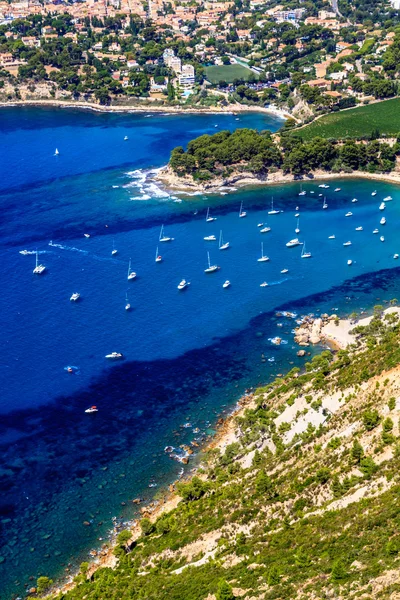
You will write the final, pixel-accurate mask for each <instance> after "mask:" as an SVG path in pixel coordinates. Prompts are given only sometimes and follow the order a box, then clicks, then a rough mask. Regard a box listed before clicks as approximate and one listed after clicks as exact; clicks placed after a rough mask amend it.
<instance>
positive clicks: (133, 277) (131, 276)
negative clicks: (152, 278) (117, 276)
mask: <svg viewBox="0 0 400 600" xmlns="http://www.w3.org/2000/svg"><path fill="white" fill-rule="evenodd" d="M135 277H136V273H135V271H131V259H129V266H128V279H135Z"/></svg>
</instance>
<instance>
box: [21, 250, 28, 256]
mask: <svg viewBox="0 0 400 600" xmlns="http://www.w3.org/2000/svg"><path fill="white" fill-rule="evenodd" d="M19 253H20V254H23V255H24V256H26V255H27V254H30V252H29V251H28V250H20V251H19Z"/></svg>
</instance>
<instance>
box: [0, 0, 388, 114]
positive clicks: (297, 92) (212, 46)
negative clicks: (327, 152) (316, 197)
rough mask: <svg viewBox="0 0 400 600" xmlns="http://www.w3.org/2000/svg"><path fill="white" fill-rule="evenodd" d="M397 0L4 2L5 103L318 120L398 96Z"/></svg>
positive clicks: (0, 49) (0, 63) (0, 44)
mask: <svg viewBox="0 0 400 600" xmlns="http://www.w3.org/2000/svg"><path fill="white" fill-rule="evenodd" d="M396 2H398V0H393V3H394V4H393V5H392V4H390V3H382V2H379V3H378V2H377V1H376V0H370V2H369V3H368V4H367V5H365V6H363V7H361V6H360V5H359V3H358V2H357V1H353V0H342V2H341V3H340V12H339V9H338V7H337V5H336V2H335V1H334V2H333V4H332V5H331V4H329V3H328V2H325V1H324V0H319V1H318V2H316V3H311V2H308V1H306V2H300V0H294V1H292V2H290V3H289V2H287V1H286V0H284V1H283V2H281V3H280V4H278V2H277V1H276V0H270V1H267V0H244V1H243V0H235V1H234V0H227V1H225V2H223V1H213V0H171V1H168V2H167V1H163V0H148V1H145V0H143V1H139V0H99V1H96V0H87V1H82V2H67V1H63V0H55V1H54V2H47V1H46V0H45V1H44V2H43V1H39V0H24V1H21V2H8V1H0V101H2V102H6V103H7V102H15V101H52V100H53V101H74V102H84V103H95V104H99V105H113V106H132V107H134V106H139V107H140V106H142V107H147V108H149V107H154V108H155V107H174V106H177V107H179V108H182V109H183V108H193V107H195V108H197V109H199V110H201V109H207V108H208V109H224V108H225V109H226V108H227V107H229V108H231V107H232V106H233V107H235V106H236V107H237V108H238V109H240V108H241V107H243V106H246V107H250V108H251V107H254V108H261V107H263V108H265V107H267V108H273V109H278V110H281V111H284V112H286V113H290V114H292V115H293V117H294V121H293V123H294V122H296V121H297V122H307V121H310V120H312V119H313V118H314V117H315V116H316V115H319V114H324V113H328V112H331V111H338V110H341V109H343V108H348V107H352V106H356V105H357V104H360V103H364V104H367V103H370V102H374V101H376V100H380V99H383V98H389V97H393V96H396V95H397V93H398V86H397V82H396V74H397V73H396V72H397V68H398V64H399V61H398V58H399V56H400V37H399V36H398V35H397V32H398V31H400V23H399V13H398V10H397V8H398V7H397V5H396ZM288 125H290V122H289V123H288Z"/></svg>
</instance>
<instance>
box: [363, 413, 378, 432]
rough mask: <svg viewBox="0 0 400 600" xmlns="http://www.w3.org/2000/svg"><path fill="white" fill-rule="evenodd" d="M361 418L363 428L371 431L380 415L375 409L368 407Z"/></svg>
mask: <svg viewBox="0 0 400 600" xmlns="http://www.w3.org/2000/svg"><path fill="white" fill-rule="evenodd" d="M362 419H363V423H364V427H365V429H366V430H367V431H372V429H374V428H375V427H376V426H377V425H378V423H379V421H380V416H379V413H378V411H377V410H372V409H369V410H366V411H365V412H364V414H363V417H362Z"/></svg>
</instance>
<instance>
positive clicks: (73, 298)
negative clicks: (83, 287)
mask: <svg viewBox="0 0 400 600" xmlns="http://www.w3.org/2000/svg"><path fill="white" fill-rule="evenodd" d="M80 297H81V295H80V294H78V292H74V293H73V294H72V296H71V298H70V300H71V302H76V301H77V300H79V298H80Z"/></svg>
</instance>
